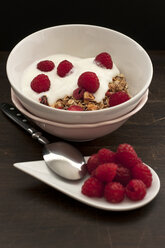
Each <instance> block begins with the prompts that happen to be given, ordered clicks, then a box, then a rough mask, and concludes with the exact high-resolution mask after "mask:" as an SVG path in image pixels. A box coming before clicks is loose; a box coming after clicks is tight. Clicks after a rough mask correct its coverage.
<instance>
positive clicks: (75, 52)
mask: <svg viewBox="0 0 165 248" xmlns="http://www.w3.org/2000/svg"><path fill="white" fill-rule="evenodd" d="M152 75H153V67H152V62H151V60H150V58H149V56H148V54H147V52H146V51H145V50H144V49H143V48H142V47H141V46H140V45H139V44H138V43H137V42H136V41H134V40H133V39H131V38H129V37H128V36H126V35H124V34H122V33H120V32H117V31H114V30H112V29H108V28H104V27H98V26H92V25H81V24H72V25H61V26H55V27H50V28H46V29H43V30H40V31H37V32H35V33H33V34H31V35H29V36H27V37H26V38H24V39H23V40H22V41H20V42H19V43H18V44H17V45H16V46H15V47H14V48H13V50H12V51H11V53H10V54H9V57H8V60H7V76H8V78H9V81H10V84H11V87H12V89H13V91H14V93H15V95H16V96H17V98H18V99H19V101H20V102H21V104H22V105H23V106H24V107H25V108H26V109H27V110H28V111H29V112H30V113H32V114H33V115H35V116H37V117H40V118H44V119H46V120H50V121H55V122H59V123H66V124H67V123H69V124H90V123H98V122H102V121H110V120H114V119H116V118H118V117H121V116H124V115H125V114H127V113H129V112H130V111H132V110H133V109H134V108H135V107H136V106H137V105H138V103H139V102H140V100H141V99H142V97H143V96H144V94H145V93H146V91H147V89H148V88H149V85H150V83H151V80H152Z"/></svg>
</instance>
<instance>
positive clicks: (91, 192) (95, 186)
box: [81, 177, 104, 197]
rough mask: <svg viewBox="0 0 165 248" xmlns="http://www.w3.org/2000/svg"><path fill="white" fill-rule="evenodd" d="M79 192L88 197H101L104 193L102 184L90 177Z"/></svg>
mask: <svg viewBox="0 0 165 248" xmlns="http://www.w3.org/2000/svg"><path fill="white" fill-rule="evenodd" d="M81 192H82V193H83V194H84V195H86V196H89V197H102V196H103V193H104V184H103V183H102V182H100V181H99V180H98V179H97V178H95V177H90V178H88V179H87V180H86V181H85V182H84V184H83V186H82V188H81Z"/></svg>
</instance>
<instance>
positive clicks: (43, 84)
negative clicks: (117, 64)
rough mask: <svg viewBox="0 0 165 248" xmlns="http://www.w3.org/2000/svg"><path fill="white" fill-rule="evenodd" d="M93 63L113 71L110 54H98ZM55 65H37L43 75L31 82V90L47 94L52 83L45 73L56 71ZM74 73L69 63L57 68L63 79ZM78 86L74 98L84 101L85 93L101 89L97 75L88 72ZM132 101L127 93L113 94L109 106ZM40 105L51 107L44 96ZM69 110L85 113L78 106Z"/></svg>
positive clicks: (80, 77)
mask: <svg viewBox="0 0 165 248" xmlns="http://www.w3.org/2000/svg"><path fill="white" fill-rule="evenodd" d="M93 63H95V64H96V65H97V66H99V67H102V68H105V69H107V70H111V69H112V68H113V61H112V58H111V56H110V54H109V53H107V52H102V53H100V54H98V55H97V56H96V57H95V58H94V61H93ZM54 68H55V63H54V62H53V61H51V60H43V61H40V62H39V63H38V64H37V69H38V70H39V71H41V72H42V73H41V74H38V75H37V76H36V77H35V78H33V80H32V81H31V84H30V85H31V89H32V90H33V91H35V92H36V93H42V92H46V91H48V90H49V89H50V87H51V81H50V79H49V77H48V75H46V74H44V73H43V72H47V73H48V72H50V71H52V70H54ZM73 72H74V65H73V64H72V63H71V62H70V61H68V60H63V61H61V62H60V63H59V64H58V66H57V75H58V76H59V77H61V78H63V77H67V76H69V75H70V74H71V73H73ZM77 86H78V88H76V89H75V90H74V91H73V97H74V98H75V99H76V100H83V96H84V92H85V91H86V92H89V93H92V94H93V93H95V92H96V91H97V90H98V89H99V87H100V82H99V79H98V77H97V75H96V73H94V72H91V71H86V72H84V73H82V74H81V75H80V76H79V78H78V81H77ZM129 99H130V97H129V95H128V94H127V93H126V92H115V93H113V94H111V97H110V98H109V106H110V107H113V106H116V105H118V104H121V103H123V102H125V101H128V100H129ZM39 101H40V103H42V104H45V105H49V104H48V99H47V97H46V96H45V95H44V96H43V97H41V98H40V99H39ZM68 110H72V111H83V108H82V107H80V106H77V105H73V106H71V107H69V108H68Z"/></svg>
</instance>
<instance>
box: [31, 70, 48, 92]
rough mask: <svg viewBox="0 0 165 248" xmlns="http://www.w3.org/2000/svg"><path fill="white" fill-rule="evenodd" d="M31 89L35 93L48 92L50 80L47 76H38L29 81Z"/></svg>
mask: <svg viewBox="0 0 165 248" xmlns="http://www.w3.org/2000/svg"><path fill="white" fill-rule="evenodd" d="M31 88H32V90H34V91H35V92H36V93H42V92H45V91H48V90H49V88H50V80H49V78H48V76H47V75H45V74H39V75H37V76H36V77H35V78H34V79H33V80H32V81H31Z"/></svg>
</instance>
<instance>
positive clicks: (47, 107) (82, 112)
mask: <svg viewBox="0 0 165 248" xmlns="http://www.w3.org/2000/svg"><path fill="white" fill-rule="evenodd" d="M63 27H83V28H85V27H90V28H96V29H103V30H105V31H111V32H113V33H116V34H118V35H121V36H123V37H125V38H126V39H128V40H130V41H131V42H133V43H134V44H135V45H136V46H137V47H139V50H141V51H143V53H144V54H145V56H146V58H147V60H148V63H149V67H150V76H149V78H148V79H147V82H146V84H145V86H144V87H143V88H142V89H141V90H140V91H139V92H138V93H137V94H136V95H135V96H133V97H131V98H130V99H129V100H128V101H126V102H124V103H121V104H120V105H117V106H113V107H111V108H105V109H100V110H93V111H92V113H94V114H96V113H98V112H105V113H106V112H109V111H111V110H113V111H115V110H116V111H117V110H118V109H120V108H121V107H123V108H124V107H126V106H128V105H129V104H131V103H132V102H133V101H134V100H135V99H138V98H139V97H140V96H142V95H143V94H144V93H145V92H146V90H147V89H148V87H149V85H150V83H151V80H152V77H153V65H152V61H151V59H150V57H149V55H148V53H147V52H146V51H145V49H144V48H143V47H142V46H141V45H140V44H139V43H137V42H136V41H135V40H134V39H132V38H130V37H129V36H127V35H125V34H123V33H121V32H119V31H116V30H113V29H110V28H106V27H103V26H97V25H90V24H64V25H57V26H51V27H48V28H44V29H40V30H38V31H36V32H33V33H31V34H30V35H28V36H26V37H24V38H23V39H22V40H21V41H19V42H18V43H17V44H16V45H15V46H14V48H13V49H12V50H11V52H10V53H9V56H8V58H7V62H6V73H7V77H8V79H9V82H10V84H11V86H12V88H13V89H14V90H15V92H17V93H18V94H19V95H21V96H22V97H23V98H25V99H26V100H27V101H29V102H31V103H32V104H34V105H36V106H38V107H41V109H43V110H44V109H45V110H48V109H49V110H50V109H51V111H53V112H54V113H55V112H56V111H57V112H59V113H62V112H63V113H66V112H67V110H64V109H57V108H53V107H51V106H46V105H43V104H40V103H39V102H36V101H34V100H33V99H30V98H28V97H26V96H25V95H23V94H22V92H21V90H18V89H17V88H16V87H15V85H14V84H13V83H12V80H11V77H10V70H9V63H10V58H11V56H12V54H13V53H14V52H15V50H17V48H19V46H21V45H22V43H23V42H24V41H25V40H26V39H29V38H30V37H32V36H34V35H36V34H39V33H42V32H45V31H47V30H51V29H60V28H63ZM76 112H78V113H79V114H80V115H82V116H83V115H85V116H88V115H90V114H91V113H90V112H88V111H76ZM69 113H72V115H76V113H75V111H69ZM67 114H68V112H67Z"/></svg>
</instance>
